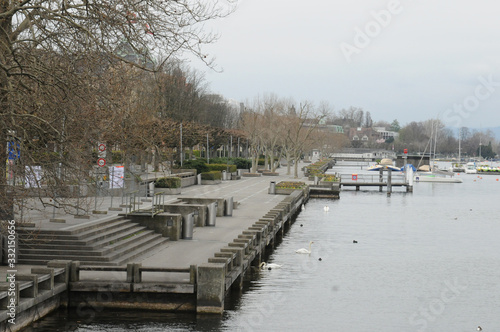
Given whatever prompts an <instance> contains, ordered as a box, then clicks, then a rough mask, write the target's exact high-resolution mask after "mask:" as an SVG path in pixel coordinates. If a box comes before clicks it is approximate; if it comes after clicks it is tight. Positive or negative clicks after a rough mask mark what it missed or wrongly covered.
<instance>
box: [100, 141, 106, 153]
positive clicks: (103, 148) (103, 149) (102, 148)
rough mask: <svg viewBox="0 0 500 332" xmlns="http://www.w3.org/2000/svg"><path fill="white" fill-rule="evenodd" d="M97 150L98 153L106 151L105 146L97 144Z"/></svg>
mask: <svg viewBox="0 0 500 332" xmlns="http://www.w3.org/2000/svg"><path fill="white" fill-rule="evenodd" d="M98 149H99V151H100V152H104V151H106V144H104V143H99V146H98Z"/></svg>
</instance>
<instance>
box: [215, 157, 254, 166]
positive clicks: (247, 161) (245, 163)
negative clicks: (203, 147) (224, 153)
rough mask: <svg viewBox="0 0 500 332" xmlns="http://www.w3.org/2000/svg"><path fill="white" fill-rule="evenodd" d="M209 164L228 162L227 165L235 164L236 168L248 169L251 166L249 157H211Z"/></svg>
mask: <svg viewBox="0 0 500 332" xmlns="http://www.w3.org/2000/svg"><path fill="white" fill-rule="evenodd" d="M210 163H211V164H228V165H236V168H241V169H248V168H250V167H252V161H251V160H250V159H245V158H231V159H228V158H220V157H217V158H211V159H210Z"/></svg>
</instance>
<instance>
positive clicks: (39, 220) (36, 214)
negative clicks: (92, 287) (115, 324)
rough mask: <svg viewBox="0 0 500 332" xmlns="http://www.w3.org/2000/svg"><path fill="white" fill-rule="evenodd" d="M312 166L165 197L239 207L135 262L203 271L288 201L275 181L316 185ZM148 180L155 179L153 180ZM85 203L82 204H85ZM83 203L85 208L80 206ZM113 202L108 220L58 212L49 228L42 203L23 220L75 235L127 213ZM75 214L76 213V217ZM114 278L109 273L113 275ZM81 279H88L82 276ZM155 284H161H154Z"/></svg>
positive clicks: (100, 205) (102, 206)
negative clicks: (273, 190) (273, 189)
mask: <svg viewBox="0 0 500 332" xmlns="http://www.w3.org/2000/svg"><path fill="white" fill-rule="evenodd" d="M305 165H307V164H299V178H297V179H295V178H294V177H293V168H292V170H291V172H292V175H286V171H287V169H286V167H281V168H278V169H277V172H278V173H279V176H260V177H242V178H241V179H240V180H229V181H222V183H221V184H217V185H194V186H190V187H185V188H182V192H181V194H179V195H165V203H168V202H173V201H176V200H177V199H178V198H180V197H204V198H221V197H223V198H227V197H231V196H232V197H233V201H234V202H237V207H236V208H235V209H234V210H233V215H232V216H225V217H217V218H216V224H215V226H206V227H195V228H194V230H193V239H192V240H184V239H182V240H179V241H168V242H167V243H166V244H164V245H163V246H162V247H160V248H159V249H156V250H154V251H153V252H152V253H150V254H146V255H143V256H141V257H139V258H136V259H135V260H134V262H135V263H142V265H143V266H145V267H176V268H187V267H189V266H190V265H199V264H204V263H207V262H208V258H210V257H213V255H214V253H216V252H219V249H220V248H222V247H224V246H226V245H227V244H228V243H230V242H232V240H233V239H235V238H237V237H238V235H239V234H241V233H242V231H243V230H245V229H247V228H248V227H250V226H251V225H252V224H253V223H255V222H256V221H257V220H258V219H259V218H261V217H262V216H264V215H265V214H266V213H267V212H268V211H269V210H270V209H271V208H273V207H274V206H276V205H277V204H278V203H279V202H281V201H282V200H283V199H284V196H283V195H270V194H268V189H269V185H270V182H271V181H275V182H276V183H278V182H279V181H304V182H306V183H311V182H310V181H308V179H307V178H305V177H303V172H301V171H300V169H301V168H302V167H303V166H305ZM148 176H149V177H151V176H152V174H149V175H148ZM82 200H83V199H82ZM84 201H85V202H86V204H88V206H89V207H90V208H91V210H93V206H94V205H95V202H94V198H92V197H89V198H86V199H85V200H84ZM121 202H122V201H121V197H114V198H113V207H118V205H119V204H121ZM80 203H81V202H80ZM111 203H112V198H111V197H104V198H103V197H100V198H98V200H97V210H100V211H107V214H90V217H89V219H77V218H75V217H74V216H73V215H70V214H65V213H64V211H60V210H62V209H58V210H56V213H55V218H56V219H62V220H64V222H61V223H59V222H50V219H53V217H54V209H53V208H52V207H48V208H46V209H45V210H44V211H41V212H40V211H37V210H38V209H34V210H29V204H34V205H40V204H41V203H40V201H32V202H27V203H26V205H27V207H26V208H25V211H24V215H23V219H24V220H27V221H29V222H32V223H34V224H35V227H36V228H41V229H60V230H64V229H73V228H78V227H81V226H83V225H87V224H89V223H95V222H98V221H101V220H105V219H108V218H112V217H116V216H117V215H119V214H123V213H124V212H125V211H124V210H123V211H109V210H108V208H109V207H110V206H111ZM148 204H149V206H151V203H150V202H149V203H148V202H144V203H143V205H141V208H146V207H147V206H148ZM72 212H74V211H72ZM82 214H83V213H82ZM29 268H30V267H29V266H22V265H18V266H17V269H18V271H19V272H21V271H29ZM6 270H7V267H6V266H0V277H1V276H3V275H4V274H5V273H6ZM89 274H91V276H90V275H89V276H88V277H90V278H91V279H100V278H102V279H107V278H106V277H105V276H104V275H102V276H101V275H99V274H98V273H94V272H92V273H89ZM108 274H109V273H108ZM82 278H83V279H86V277H85V276H84V275H83V273H82ZM154 279H156V278H154Z"/></svg>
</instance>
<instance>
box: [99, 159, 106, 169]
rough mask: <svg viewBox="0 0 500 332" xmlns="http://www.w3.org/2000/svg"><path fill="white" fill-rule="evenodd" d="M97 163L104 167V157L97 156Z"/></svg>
mask: <svg viewBox="0 0 500 332" xmlns="http://www.w3.org/2000/svg"><path fill="white" fill-rule="evenodd" d="M97 165H98V166H99V167H104V166H106V159H104V158H99V159H97Z"/></svg>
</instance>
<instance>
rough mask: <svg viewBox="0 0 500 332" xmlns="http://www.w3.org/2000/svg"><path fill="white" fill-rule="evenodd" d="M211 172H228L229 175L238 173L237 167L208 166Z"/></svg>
mask: <svg viewBox="0 0 500 332" xmlns="http://www.w3.org/2000/svg"><path fill="white" fill-rule="evenodd" d="M206 166H207V168H208V170H209V171H219V172H222V171H227V172H229V173H234V172H236V171H237V169H236V165H226V164H207V165H206Z"/></svg>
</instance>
